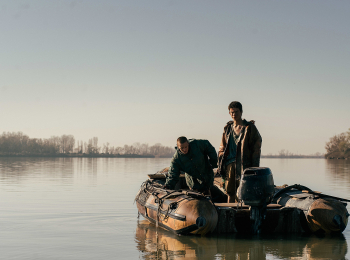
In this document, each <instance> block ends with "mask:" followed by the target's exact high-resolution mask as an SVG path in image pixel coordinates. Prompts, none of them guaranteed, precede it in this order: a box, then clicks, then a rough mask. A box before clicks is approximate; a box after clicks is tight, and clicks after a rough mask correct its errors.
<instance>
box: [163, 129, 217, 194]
mask: <svg viewBox="0 0 350 260" xmlns="http://www.w3.org/2000/svg"><path fill="white" fill-rule="evenodd" d="M216 167H217V155H216V151H215V148H214V147H213V146H212V145H211V144H210V142H209V141H208V140H199V139H198V140H196V139H190V140H187V138H186V137H184V136H181V137H179V138H178V139H177V147H176V152H175V154H174V156H173V159H172V161H171V165H170V167H169V171H168V177H167V179H166V183H165V187H166V188H169V189H174V187H175V185H176V183H177V182H178V181H179V176H180V171H184V172H185V173H186V174H185V177H186V183H187V186H188V187H189V188H190V189H191V190H195V191H199V192H202V193H205V194H208V193H209V190H210V188H211V187H212V186H213V182H214V172H213V168H216Z"/></svg>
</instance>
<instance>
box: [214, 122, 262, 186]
mask: <svg viewBox="0 0 350 260" xmlns="http://www.w3.org/2000/svg"><path fill="white" fill-rule="evenodd" d="M232 125H233V121H229V122H228V123H227V124H226V126H225V127H224V133H223V134H222V138H221V144H220V148H219V152H218V158H219V160H218V171H217V172H218V174H220V175H221V176H222V177H224V178H225V176H226V171H225V159H226V157H227V155H228V149H227V147H228V141H229V138H230V136H232V135H231V132H232V131H233V129H232ZM241 133H242V134H241V135H240V137H239V140H238V143H237V148H236V149H237V152H236V164H235V165H236V178H237V179H240V176H241V174H242V173H243V171H244V170H245V169H246V168H249V167H259V165H260V154H261V143H262V138H261V136H260V133H259V131H258V129H257V128H256V126H255V125H254V123H253V122H248V121H246V120H245V119H244V120H243V128H242V130H241Z"/></svg>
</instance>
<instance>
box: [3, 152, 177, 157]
mask: <svg viewBox="0 0 350 260" xmlns="http://www.w3.org/2000/svg"><path fill="white" fill-rule="evenodd" d="M1 157H38V158H39V157H42V158H49V157H54V158H171V157H166V156H155V155H151V154H147V155H139V154H74V153H69V154H0V158H1Z"/></svg>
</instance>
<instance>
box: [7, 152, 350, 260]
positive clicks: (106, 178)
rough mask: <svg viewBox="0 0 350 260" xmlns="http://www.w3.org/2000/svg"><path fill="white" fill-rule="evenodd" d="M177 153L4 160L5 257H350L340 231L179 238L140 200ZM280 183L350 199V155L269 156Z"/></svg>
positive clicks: (347, 238) (269, 164)
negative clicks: (148, 214) (147, 216)
mask: <svg viewBox="0 0 350 260" xmlns="http://www.w3.org/2000/svg"><path fill="white" fill-rule="evenodd" d="M169 162H170V159H121V158H98V159H95V158H93V159H89V158H83V159H82V158H71V159H66V158H55V159H47V158H45V159H42V158H33V159H32V158H0V210H1V214H0V241H1V242H0V248H1V251H0V259H84V260H85V259H181V258H185V259H348V258H349V259H350V253H348V244H349V241H350V232H349V229H350V227H347V229H346V230H345V231H344V233H343V236H340V237H325V238H318V237H315V236H307V237H305V236H269V237H254V238H249V237H242V236H238V235H230V236H220V237H216V236H215V237H194V236H189V237H186V236H182V237H178V236H176V235H173V234H171V233H170V232H167V231H163V230H161V229H158V230H157V229H156V228H155V227H154V226H153V225H150V224H148V222H147V221H145V220H144V219H142V217H140V218H139V219H138V218H137V215H138V214H137V210H136V206H135V204H133V200H134V198H135V195H136V193H137V191H138V189H139V187H140V185H141V183H142V182H143V181H144V180H145V179H146V178H147V176H146V175H147V174H149V173H154V172H156V171H158V170H159V169H161V168H164V167H166V166H168V165H169ZM261 164H262V166H267V167H270V168H271V170H272V172H273V174H274V179H275V184H284V183H287V184H290V185H291V184H295V183H299V184H303V185H306V186H309V187H310V188H311V189H314V190H318V191H322V192H324V193H326V194H331V195H335V196H340V197H345V198H350V189H349V188H350V161H345V160H328V161H327V160H323V159H262V162H261Z"/></svg>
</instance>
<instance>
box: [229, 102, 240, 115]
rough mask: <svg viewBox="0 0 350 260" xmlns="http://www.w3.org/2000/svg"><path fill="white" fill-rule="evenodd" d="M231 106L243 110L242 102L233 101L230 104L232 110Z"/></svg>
mask: <svg viewBox="0 0 350 260" xmlns="http://www.w3.org/2000/svg"><path fill="white" fill-rule="evenodd" d="M230 108H238V109H239V110H240V111H241V113H242V112H243V108H242V104H241V103H240V102H238V101H232V102H231V103H230V104H229V105H228V110H230Z"/></svg>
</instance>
